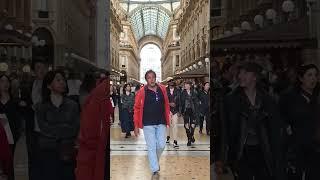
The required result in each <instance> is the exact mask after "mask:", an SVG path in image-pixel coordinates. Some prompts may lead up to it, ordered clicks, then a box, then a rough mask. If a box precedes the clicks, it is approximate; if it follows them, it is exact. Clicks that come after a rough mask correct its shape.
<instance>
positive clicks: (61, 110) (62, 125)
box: [35, 71, 80, 180]
mask: <svg viewBox="0 0 320 180" xmlns="http://www.w3.org/2000/svg"><path fill="white" fill-rule="evenodd" d="M66 86H67V83H66V79H65V76H64V73H63V72H62V71H50V72H48V73H47V74H46V76H45V77H44V80H43V86H42V102H41V103H39V104H37V105H36V108H35V109H36V110H35V114H36V117H37V120H38V123H39V128H40V132H39V137H38V141H39V154H38V156H39V163H40V167H41V169H40V171H41V179H47V180H57V179H61V180H72V179H74V178H75V177H74V168H75V151H74V145H75V140H76V137H77V135H78V130H79V123H80V122H79V114H80V112H79V107H78V105H77V103H76V102H74V101H73V100H70V99H68V98H67V97H66V94H67V92H66V89H67V87H66Z"/></svg>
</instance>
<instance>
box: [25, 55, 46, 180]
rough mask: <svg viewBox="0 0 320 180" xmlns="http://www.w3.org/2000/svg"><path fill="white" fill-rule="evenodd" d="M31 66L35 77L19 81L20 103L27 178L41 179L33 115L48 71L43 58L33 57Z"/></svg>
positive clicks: (36, 132)
mask: <svg viewBox="0 0 320 180" xmlns="http://www.w3.org/2000/svg"><path fill="white" fill-rule="evenodd" d="M32 68H33V70H34V72H35V75H36V76H35V79H32V78H31V77H30V81H29V82H24V81H22V82H21V85H22V86H21V105H23V106H24V108H23V109H24V111H23V112H22V116H23V117H24V119H25V134H26V144H27V151H28V175H29V180H41V178H40V171H39V168H40V167H39V163H38V161H37V159H38V155H39V153H37V151H38V134H39V131H40V128H39V125H38V121H37V119H36V116H35V112H34V107H35V105H36V104H38V103H40V102H41V101H42V96H41V94H42V83H43V78H44V76H45V75H46V73H47V72H48V64H47V61H46V60H45V59H41V58H35V59H33V64H32ZM24 78H26V76H24ZM28 80H29V79H28Z"/></svg>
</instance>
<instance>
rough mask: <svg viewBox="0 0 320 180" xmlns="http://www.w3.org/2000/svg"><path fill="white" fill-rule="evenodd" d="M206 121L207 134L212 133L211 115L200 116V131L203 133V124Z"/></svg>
mask: <svg viewBox="0 0 320 180" xmlns="http://www.w3.org/2000/svg"><path fill="white" fill-rule="evenodd" d="M204 121H206V131H207V133H210V127H211V125H210V119H209V113H207V114H205V115H201V116H200V118H199V127H200V131H202V129H203V122H204Z"/></svg>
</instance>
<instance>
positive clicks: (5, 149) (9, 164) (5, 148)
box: [0, 122, 13, 178]
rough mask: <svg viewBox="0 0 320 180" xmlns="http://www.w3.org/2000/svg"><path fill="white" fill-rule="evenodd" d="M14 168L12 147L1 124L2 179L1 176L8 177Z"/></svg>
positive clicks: (0, 156)
mask: <svg viewBox="0 0 320 180" xmlns="http://www.w3.org/2000/svg"><path fill="white" fill-rule="evenodd" d="M12 168H13V159H12V154H11V150H10V146H9V143H8V140H7V135H6V132H5V130H4V128H3V125H2V123H1V122H0V178H1V176H6V177H8V176H9V175H10V174H11V172H12Z"/></svg>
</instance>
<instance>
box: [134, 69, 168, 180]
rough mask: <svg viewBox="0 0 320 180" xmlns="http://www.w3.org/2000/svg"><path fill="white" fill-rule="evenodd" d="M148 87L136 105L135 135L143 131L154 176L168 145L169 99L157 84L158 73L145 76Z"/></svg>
mask: <svg viewBox="0 0 320 180" xmlns="http://www.w3.org/2000/svg"><path fill="white" fill-rule="evenodd" d="M145 79H146V81H147V85H146V86H144V87H143V88H141V89H140V90H139V91H138V92H137V94H136V98H135V104H134V126H135V129H134V133H135V135H136V136H138V135H139V134H140V132H139V128H140V129H143V132H144V137H145V141H146V144H147V147H148V158H149V165H150V169H151V171H152V173H153V175H154V176H158V173H159V171H160V166H159V160H160V156H161V154H162V152H163V150H164V148H165V145H166V126H169V122H170V121H169V115H170V108H169V99H168V96H167V90H166V87H164V86H162V85H160V84H157V83H156V73H155V72H154V71H152V70H150V71H147V73H146V75H145Z"/></svg>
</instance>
